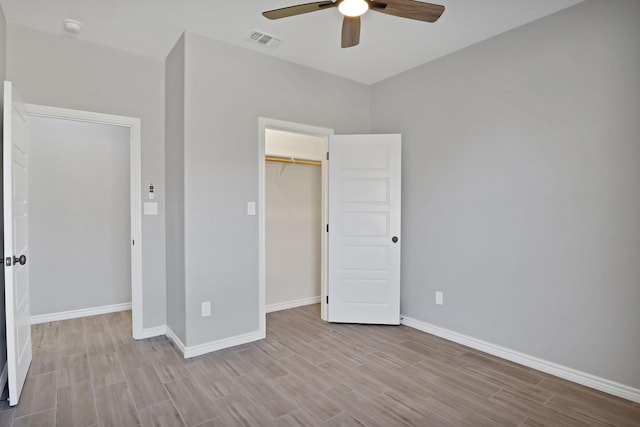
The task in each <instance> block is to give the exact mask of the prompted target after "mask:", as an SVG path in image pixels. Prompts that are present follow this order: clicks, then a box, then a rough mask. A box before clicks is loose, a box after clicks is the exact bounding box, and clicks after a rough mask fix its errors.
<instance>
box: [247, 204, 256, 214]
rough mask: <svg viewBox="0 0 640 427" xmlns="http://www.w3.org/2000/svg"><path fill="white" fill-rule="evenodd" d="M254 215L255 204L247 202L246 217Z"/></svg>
mask: <svg viewBox="0 0 640 427" xmlns="http://www.w3.org/2000/svg"><path fill="white" fill-rule="evenodd" d="M255 214H256V202H247V215H255Z"/></svg>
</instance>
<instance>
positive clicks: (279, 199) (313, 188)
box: [265, 129, 327, 312]
mask: <svg viewBox="0 0 640 427" xmlns="http://www.w3.org/2000/svg"><path fill="white" fill-rule="evenodd" d="M326 146H327V142H326V139H325V138H324V137H318V136H310V135H303V134H297V133H291V132H284V131H279V130H272V129H267V130H266V131H265V276H266V311H267V312H271V311H277V310H284V309H287V308H293V307H298V306H302V305H307V304H315V303H318V302H320V263H321V237H322V232H323V227H322V163H321V160H322V158H323V156H325V155H326Z"/></svg>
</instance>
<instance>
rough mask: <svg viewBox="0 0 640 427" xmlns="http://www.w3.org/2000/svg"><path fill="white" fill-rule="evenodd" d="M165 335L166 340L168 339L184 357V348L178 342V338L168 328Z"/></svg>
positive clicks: (180, 342) (179, 341)
mask: <svg viewBox="0 0 640 427" xmlns="http://www.w3.org/2000/svg"><path fill="white" fill-rule="evenodd" d="M165 335H166V336H167V338H169V339H170V340H171V341H172V342H173V343H174V344H175V345H176V347H178V350H180V352H181V353H182V354H183V355H184V354H185V349H186V346H185V345H184V343H183V342H182V341H181V340H180V338H178V336H177V335H176V334H175V333H174V332H173V331H172V330H171V328H170V327H168V326H167V327H166V334H165ZM185 357H186V356H185Z"/></svg>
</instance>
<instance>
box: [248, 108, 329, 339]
mask: <svg viewBox="0 0 640 427" xmlns="http://www.w3.org/2000/svg"><path fill="white" fill-rule="evenodd" d="M267 129H273V130H280V131H284V132H291V133H298V134H304V135H310V136H317V137H321V138H325V140H326V141H327V145H326V148H327V150H329V136H331V135H333V134H334V131H333V129H330V128H323V127H319V126H313V125H306V124H302V123H295V122H288V121H284V120H277V119H270V118H266V117H259V118H258V236H259V237H258V248H259V249H258V252H259V253H258V284H259V285H258V286H259V299H258V307H259V315H258V318H259V319H260V329H259V330H260V333H261V335H262V336H263V337H266V333H267V317H266V316H267V313H266V265H265V255H266V245H265V231H266V225H265V169H266V168H265V160H264V158H265V143H266V141H265V131H266V130H267ZM327 167H328V162H327V160H326V158H323V159H322V200H321V209H322V227H325V224H327V214H328V209H327V208H328V204H327V201H328V191H329V185H328V184H329V174H328V170H327ZM327 238H328V237H327V233H322V238H321V249H320V253H321V265H320V299H321V304H320V305H321V311H320V316H321V318H322V319H323V320H327V305H326V303H325V302H326V295H327V249H328V245H327Z"/></svg>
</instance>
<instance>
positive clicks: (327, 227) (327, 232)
mask: <svg viewBox="0 0 640 427" xmlns="http://www.w3.org/2000/svg"><path fill="white" fill-rule="evenodd" d="M328 232H329V224H327V233H328Z"/></svg>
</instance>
